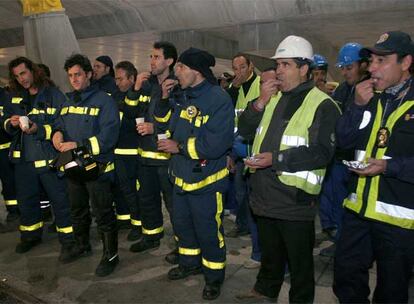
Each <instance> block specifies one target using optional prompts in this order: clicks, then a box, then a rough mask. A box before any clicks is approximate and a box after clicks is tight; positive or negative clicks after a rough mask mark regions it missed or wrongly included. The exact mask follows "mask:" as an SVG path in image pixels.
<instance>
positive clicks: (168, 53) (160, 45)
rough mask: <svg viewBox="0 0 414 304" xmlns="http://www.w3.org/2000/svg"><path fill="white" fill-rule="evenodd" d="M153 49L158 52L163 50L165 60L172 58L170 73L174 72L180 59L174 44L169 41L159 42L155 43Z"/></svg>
mask: <svg viewBox="0 0 414 304" xmlns="http://www.w3.org/2000/svg"><path fill="white" fill-rule="evenodd" d="M152 47H153V48H154V49H157V50H162V53H163V55H164V59H170V58H171V59H172V60H173V62H172V64H170V66H169V68H170V71H172V69H173V68H174V65H175V63H176V62H177V58H178V53H177V49H176V48H175V46H174V44H172V43H171V42H168V41H157V42H155V43H154V45H153V46H152Z"/></svg>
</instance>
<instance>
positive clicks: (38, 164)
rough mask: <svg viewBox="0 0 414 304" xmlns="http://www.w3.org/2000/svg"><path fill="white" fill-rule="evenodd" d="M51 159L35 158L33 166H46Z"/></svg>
mask: <svg viewBox="0 0 414 304" xmlns="http://www.w3.org/2000/svg"><path fill="white" fill-rule="evenodd" d="M52 161H53V160H36V161H35V162H34V166H35V168H42V167H46V166H47V165H48V164H50V163H51V162H52Z"/></svg>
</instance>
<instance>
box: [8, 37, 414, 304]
mask: <svg viewBox="0 0 414 304" xmlns="http://www.w3.org/2000/svg"><path fill="white" fill-rule="evenodd" d="M413 56H414V44H413V42H412V40H411V37H410V36H409V35H408V34H407V33H404V32H399V31H395V32H387V33H384V34H382V35H381V36H380V38H379V39H378V41H376V43H375V44H374V46H373V47H363V46H361V45H360V44H358V43H355V42H349V43H346V44H345V45H344V46H343V47H342V48H341V49H340V51H339V54H338V58H337V62H336V67H337V68H338V69H340V72H341V74H342V76H343V77H344V81H343V82H342V83H340V84H338V83H336V82H332V81H331V82H329V81H327V77H328V62H327V60H326V58H325V57H324V56H322V55H319V54H314V52H313V48H312V45H311V43H310V42H309V41H307V40H306V39H305V38H302V37H298V36H293V35H292V36H288V37H286V38H285V39H283V40H282V41H281V42H280V44H279V45H278V47H277V48H276V51H275V54H274V56H273V57H272V59H273V62H274V64H273V65H272V66H269V68H267V69H265V70H264V71H262V73H261V75H260V76H259V75H257V74H256V72H255V68H254V64H253V62H252V61H251V60H250V59H249V58H248V56H246V55H243V54H238V55H236V56H235V57H234V58H233V60H232V68H233V72H228V73H224V74H223V75H222V76H221V77H220V78H219V79H216V78H215V76H214V75H213V73H212V70H211V67H212V66H214V65H215V58H214V57H213V56H212V55H211V54H209V53H208V52H207V51H204V50H200V49H196V48H189V49H187V50H185V51H184V52H182V53H181V54H180V55H179V56H178V54H177V50H176V48H175V47H174V45H173V44H171V43H169V42H165V41H159V42H156V43H154V45H153V49H152V51H151V56H150V70H149V71H144V72H140V73H138V71H137V70H136V68H135V67H134V65H133V64H132V63H131V62H128V61H122V62H119V63H117V64H116V65H115V66H114V64H113V62H112V60H111V58H110V57H109V56H100V57H98V58H96V59H95V61H94V62H93V65H92V63H91V62H90V60H89V59H88V58H87V57H86V56H84V55H81V54H74V55H72V56H70V57H69V58H67V59H66V61H65V62H64V66H63V67H64V70H65V71H66V72H67V75H68V79H69V82H70V85H71V87H72V89H73V90H72V91H71V92H69V93H66V94H64V93H62V92H61V91H60V90H59V88H58V87H57V86H56V85H55V84H54V83H53V81H52V80H51V76H50V72H49V71H48V68H47V67H46V66H44V65H43V66H42V65H40V64H35V63H33V62H32V61H31V60H30V59H28V58H25V57H17V58H15V59H13V60H12V61H10V62H9V65H8V69H9V79H10V83H9V86H8V87H6V88H4V89H2V90H1V91H0V113H1V118H0V120H1V121H0V122H1V131H0V162H1V163H0V166H1V170H0V172H1V174H0V178H1V182H2V188H3V192H2V194H3V197H4V202H5V204H6V208H7V218H6V223H5V224H4V225H3V224H2V226H1V227H0V231H1V232H10V231H14V230H16V229H18V230H19V231H20V242H19V243H18V244H17V246H16V248H15V251H16V253H19V254H24V253H26V252H28V251H30V250H31V249H32V248H33V247H35V246H38V245H39V244H40V243H41V241H42V231H43V225H44V212H42V208H41V204H40V202H41V201H44V200H49V201H50V203H51V208H52V211H53V217H54V226H53V227H50V229H51V230H55V231H56V232H57V234H58V237H59V241H60V243H61V252H60V255H59V260H60V262H62V263H71V262H74V261H76V260H77V259H79V258H81V257H85V256H89V255H91V254H92V253H91V245H90V236H89V234H90V226H91V222H92V218H93V217H94V218H95V221H96V224H97V228H98V233H99V236H100V238H101V240H102V247H103V253H102V259H101V261H100V263H99V264H98V266H97V268H96V272H95V274H96V275H97V276H102V277H103V276H107V275H109V274H111V273H112V272H113V271H114V270H115V269H116V266H117V265H118V263H119V256H118V230H119V229H129V230H130V231H129V233H128V236H127V239H128V241H131V242H134V243H133V244H132V245H131V247H130V251H132V252H144V251H147V250H150V249H153V248H157V247H159V246H160V240H161V238H162V237H163V236H164V228H163V215H162V202H164V203H165V207H166V209H167V211H168V213H169V217H170V221H171V224H172V229H173V233H174V238H175V244H176V246H175V248H174V250H172V251H171V252H170V253H169V254H168V255H167V256H166V257H165V259H166V260H167V261H168V262H169V263H171V264H174V265H177V266H175V267H174V268H172V269H171V270H170V271H169V272H168V278H169V279H170V280H179V279H183V278H186V277H188V276H190V275H196V274H203V275H204V278H205V286H204V289H203V292H202V297H203V299H206V300H213V299H216V298H217V297H218V296H219V295H220V291H221V286H222V284H223V281H224V277H225V276H224V275H225V267H226V246H225V236H227V237H239V236H242V235H247V234H251V240H252V254H251V259H249V260H248V261H246V263H245V267H246V268H260V269H259V272H258V275H257V279H256V283H255V285H254V287H253V288H252V289H251V290H249V291H248V292H243V293H241V294H240V295H238V296H237V297H238V298H239V299H240V300H243V299H253V300H270V301H274V300H277V297H278V295H279V291H280V288H281V286H282V283H283V281H284V278H285V273H286V272H289V273H290V277H291V280H290V282H291V286H290V292H289V301H290V302H293V303H311V302H313V300H314V294H315V279H314V261H313V248H314V246H315V243H316V244H317V242H315V227H314V220H315V215H316V213H317V212H319V217H320V221H321V226H322V231H323V235H324V236H325V237H326V238H329V239H330V240H331V241H332V242H333V245H332V246H330V247H328V248H325V249H323V250H322V251H321V254H322V255H326V256H334V257H335V260H334V284H333V291H334V293H335V295H336V296H337V298H338V300H339V302H341V303H369V296H370V289H369V286H368V278H369V274H368V273H369V272H368V271H369V269H370V268H371V267H376V269H377V274H378V277H377V286H376V288H375V291H374V294H373V301H374V302H376V303H407V302H408V299H409V295H408V285H409V281H410V277H411V273H412V267H413V263H414V242H413V240H414V230H413V229H414V202H413V196H412V191H413V190H414V185H413V184H414V176H413V172H414V171H413V170H411V169H410V168H411V166H414V99H413V98H414V88H413V87H412V79H413V78H412V72H413V66H414V64H413ZM232 197H233V199H234V200H235V202H236V205H237V208H236V210H235V215H236V221H235V227H234V229H232V230H229V231H226V232H224V230H223V225H222V220H223V215H224V208H225V206H226V201H229V200H231V199H232ZM45 198H47V199H45ZM227 204H228V202H227ZM44 209H45V208H43V210H44ZM319 241H321V239H320V238H319ZM374 262H375V263H374Z"/></svg>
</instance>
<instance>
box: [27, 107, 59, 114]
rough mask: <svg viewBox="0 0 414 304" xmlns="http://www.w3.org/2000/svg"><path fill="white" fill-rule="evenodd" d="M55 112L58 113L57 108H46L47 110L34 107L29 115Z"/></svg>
mask: <svg viewBox="0 0 414 304" xmlns="http://www.w3.org/2000/svg"><path fill="white" fill-rule="evenodd" d="M55 113H56V108H46V111H45V110H39V109H36V108H33V109H32V110H31V111H30V112H29V114H27V115H39V114H48V115H53V114H55Z"/></svg>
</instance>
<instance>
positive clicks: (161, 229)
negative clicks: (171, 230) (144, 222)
mask: <svg viewBox="0 0 414 304" xmlns="http://www.w3.org/2000/svg"><path fill="white" fill-rule="evenodd" d="M163 231H164V228H163V227H159V228H155V229H151V230H148V229H145V228H144V227H142V233H143V234H148V235H152V234H158V233H161V232H163Z"/></svg>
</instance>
